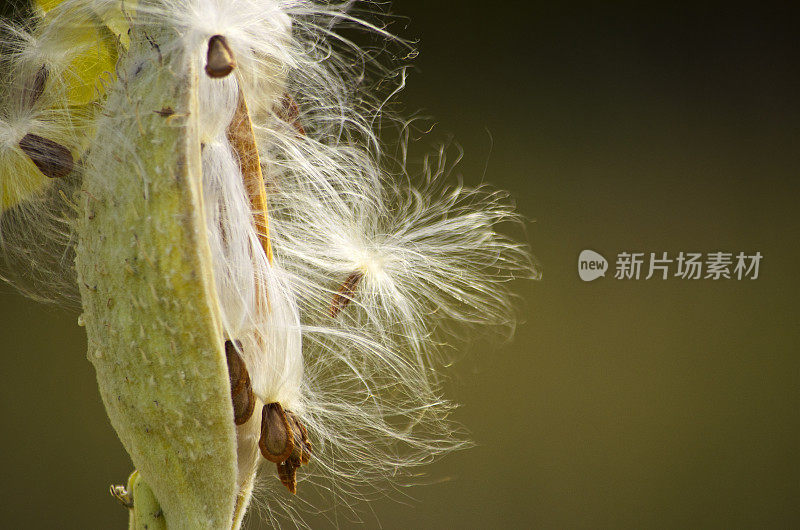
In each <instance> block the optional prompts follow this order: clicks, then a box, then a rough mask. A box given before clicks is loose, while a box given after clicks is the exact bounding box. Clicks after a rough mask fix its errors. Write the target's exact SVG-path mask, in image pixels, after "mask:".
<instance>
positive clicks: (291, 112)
mask: <svg viewBox="0 0 800 530" xmlns="http://www.w3.org/2000/svg"><path fill="white" fill-rule="evenodd" d="M279 115H280V117H281V119H282V120H283V121H285V122H286V123H288V124H289V125H291V126H292V127H294V129H295V131H297V134H299V135H300V136H305V135H306V130H305V129H304V128H303V124H302V123H301V122H300V107H298V106H297V102H296V101H295V100H294V98H293V97H292V96H290V95H289V94H284V95H283V99H282V101H281V109H280V112H279Z"/></svg>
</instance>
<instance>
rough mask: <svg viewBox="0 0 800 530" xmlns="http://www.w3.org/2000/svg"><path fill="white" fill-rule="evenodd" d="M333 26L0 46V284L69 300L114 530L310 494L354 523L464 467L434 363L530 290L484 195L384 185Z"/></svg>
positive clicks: (269, 508) (22, 27) (126, 19)
mask: <svg viewBox="0 0 800 530" xmlns="http://www.w3.org/2000/svg"><path fill="white" fill-rule="evenodd" d="M351 4H352V3H349V2H348V3H345V4H342V5H331V4H329V3H324V2H311V1H302V0H170V1H167V0H139V1H138V2H129V1H120V0H63V1H55V0H39V3H38V4H36V6H35V9H34V10H33V12H34V15H33V17H32V18H31V19H30V20H28V21H26V22H24V23H22V24H18V25H14V24H11V23H7V24H5V25H4V31H3V38H2V43H1V44H2V46H3V49H4V50H5V51H6V53H4V55H3V63H2V67H3V69H4V71H5V72H6V73H7V75H4V76H2V80H0V84H1V86H2V89H3V91H2V101H0V104H1V105H0V110H1V111H2V115H0V164H1V166H0V171H1V172H0V209H1V210H2V218H0V237H1V241H2V251H3V257H4V260H5V266H4V269H3V271H4V274H5V277H6V278H7V279H9V280H10V281H12V282H14V283H15V284H16V285H17V286H19V287H20V288H21V289H23V290H24V291H25V292H26V293H28V294H30V295H31V296H35V297H37V298H39V299H50V300H54V301H65V300H66V301H67V302H69V300H70V298H75V299H78V298H79V299H80V304H81V306H82V309H83V314H82V315H81V317H80V319H79V321H80V323H82V324H83V325H85V327H86V332H87V336H88V344H89V347H88V352H89V353H88V357H89V359H90V361H91V362H92V363H93V364H94V366H95V369H96V371H97V378H98V386H99V388H100V393H101V396H102V398H103V401H104V403H105V406H106V410H107V411H108V415H109V418H110V419H111V422H112V425H113V426H114V428H115V430H116V431H117V433H118V435H119V437H120V439H121V441H122V443H123V444H124V446H125V448H126V450H127V451H128V453H129V454H130V455H131V458H132V460H133V463H134V465H135V466H136V468H137V474H136V475H134V476H132V477H131V481H130V483H129V484H130V487H131V488H134V491H132V492H129V491H126V490H125V488H122V487H117V488H113V489H112V492H113V494H114V496H115V497H117V498H118V499H120V500H121V501H122V502H123V504H124V505H126V506H129V507H130V506H133V508H132V510H133V515H132V518H133V519H132V520H139V521H142V520H144V519H142V517H144V516H145V515H146V514H138V515H137V514H136V510H137V507H136V506H137V505H136V498H137V491H138V495H139V498H141V499H143V500H142V502H141V503H140V505H147V506H154V505H156V506H159V509H158V510H155V511H152V510H151V511H150V512H148V514H149V515H148V517H151V518H152V517H154V514H156V515H157V516H158V517H161V518H162V519H163V521H161V522H159V523H158V524H161V523H164V524H166V525H167V526H168V527H169V528H238V527H239V526H240V525H241V523H242V519H243V517H244V515H245V513H246V511H247V508H248V506H249V504H250V502H251V497H252V496H253V491H258V494H257V495H256V497H257V499H258V501H257V502H258V503H259V505H260V506H262V507H263V508H264V509H263V510H260V511H261V513H262V514H264V515H266V516H267V517H268V518H269V519H270V520H271V521H272V522H274V523H277V522H278V521H279V520H280V517H282V516H286V517H289V518H290V519H291V521H292V522H294V523H295V524H298V525H302V524H303V519H302V512H303V508H304V507H305V506H306V505H307V501H306V500H305V499H304V498H302V497H303V492H304V491H305V490H306V488H307V487H309V486H314V487H315V489H316V490H318V491H319V492H321V493H322V494H324V492H332V493H331V497H332V498H331V505H330V506H328V507H329V508H331V509H334V508H336V503H341V502H342V501H343V500H344V502H345V509H348V510H354V513H355V510H357V508H356V505H355V503H354V502H351V501H355V500H357V499H364V498H367V497H369V496H371V495H372V494H373V493H375V492H382V491H384V490H385V489H387V488H386V486H387V485H388V484H389V483H391V481H401V482H402V481H405V480H409V478H410V476H411V474H412V470H415V468H417V467H418V466H420V465H423V464H425V463H427V462H430V461H431V460H432V459H433V458H435V457H437V456H439V455H441V454H443V453H446V452H448V451H452V450H454V449H458V448H460V447H463V446H464V445H465V444H466V442H465V441H464V439H463V437H462V436H461V434H460V429H459V427H458V426H457V425H455V424H453V423H452V422H451V421H450V419H449V416H448V414H449V412H450V410H451V409H452V406H453V405H452V404H450V403H449V402H448V401H446V400H445V399H443V398H442V397H441V395H440V391H439V383H440V376H439V374H440V372H441V370H442V362H441V361H442V360H443V358H445V356H446V354H447V351H446V349H447V344H448V343H450V342H451V340H450V339H451V338H453V337H455V336H462V335H463V334H464V328H465V327H470V326H474V325H484V326H485V325H492V326H496V327H497V326H499V327H501V328H505V329H513V323H514V317H513V310H512V305H511V303H510V297H511V296H510V293H509V290H508V287H507V285H508V281H509V280H511V279H513V278H518V277H535V276H536V272H535V269H534V267H533V264H532V261H531V258H530V256H529V255H528V252H527V247H526V246H525V245H523V244H520V243H516V242H514V241H513V240H511V239H509V238H507V237H506V236H503V235H501V234H500V233H499V232H498V230H497V226H498V225H499V224H501V223H504V222H509V221H510V222H518V221H519V220H520V219H519V218H518V217H517V215H516V214H515V213H514V211H513V207H512V205H511V203H510V201H509V200H508V199H507V197H506V195H505V194H502V193H500V192H496V191H491V190H488V189H486V188H479V189H469V188H466V187H464V186H463V185H461V184H460V183H455V184H452V183H448V182H447V179H448V174H449V172H450V170H451V168H452V166H451V165H448V163H447V162H446V159H445V156H444V152H441V153H439V154H438V155H437V156H434V157H432V158H431V159H430V161H426V162H425V164H424V165H423V167H422V170H421V173H422V174H421V175H420V176H413V175H411V174H409V173H408V172H407V171H406V165H405V155H403V156H400V157H399V161H398V162H397V163H396V164H394V165H390V166H388V167H387V166H386V165H385V163H386V162H387V161H388V158H389V157H385V156H383V155H382V152H381V148H380V146H381V142H380V141H379V140H378V138H377V136H376V132H375V131H374V130H373V124H374V122H375V120H376V118H377V117H378V116H381V117H382V119H383V120H390V117H389V116H387V115H385V114H384V113H383V108H384V106H383V102H384V100H385V97H383V95H382V94H380V93H378V94H374V95H371V94H370V93H369V92H368V88H369V86H368V85H367V84H366V83H365V82H364V79H367V78H368V77H369V76H368V75H367V74H371V72H373V71H374V72H376V73H386V72H388V69H385V68H383V69H382V68H379V67H369V68H367V67H366V66H364V65H366V64H368V63H369V62H370V61H372V59H371V58H369V57H368V56H367V54H366V53H365V52H362V51H361V50H359V49H358V48H357V47H355V46H354V45H352V44H349V43H348V41H346V39H341V40H337V39H336V36H335V33H334V28H335V26H336V23H338V22H341V21H347V22H349V23H353V24H359V25H361V26H362V27H364V28H367V29H370V30H373V31H377V32H378V33H379V34H383V33H382V32H381V30H379V29H377V27H376V26H375V25H373V24H369V23H367V22H363V21H359V20H358V19H357V18H356V17H355V16H353V15H351V14H350V13H348V11H347V8H349V7H351ZM384 36H385V37H387V38H390V37H389V36H388V35H384ZM337 42H341V43H344V44H343V45H341V46H340V45H338V44H336V43H337ZM403 142H405V141H403ZM403 145H405V144H404V143H403ZM403 149H404V148H403ZM403 152H404V151H403ZM137 485H138V486H137ZM299 497H300V498H301V499H300V500H298V498H299ZM348 499H349V500H348ZM324 508H325V506H317V507H316V509H317V510H320V509H324ZM340 508H341V506H339V508H336V509H340ZM281 514H283V515H281ZM137 517H138V519H137ZM153 524H155V523H153Z"/></svg>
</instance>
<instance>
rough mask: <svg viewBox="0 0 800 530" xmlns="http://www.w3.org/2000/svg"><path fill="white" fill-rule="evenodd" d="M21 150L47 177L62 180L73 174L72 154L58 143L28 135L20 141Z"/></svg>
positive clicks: (35, 135)
mask: <svg viewBox="0 0 800 530" xmlns="http://www.w3.org/2000/svg"><path fill="white" fill-rule="evenodd" d="M19 148H20V149H22V151H23V152H24V153H25V154H26V155H28V158H30V159H31V161H32V162H33V163H34V164H36V167H37V168H39V171H41V172H42V174H43V175H44V176H46V177H50V178H51V179H56V178H62V177H66V176H67V175H69V174H70V172H72V167H73V161H72V153H70V152H69V149H67V148H66V147H64V146H63V145H61V144H59V143H57V142H54V141H52V140H48V139H47V138H42V137H41V136H39V135H37V134H32V133H28V134H26V135H25V136H23V137H22V140H20V141H19Z"/></svg>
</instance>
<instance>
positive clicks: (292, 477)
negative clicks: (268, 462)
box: [277, 460, 298, 495]
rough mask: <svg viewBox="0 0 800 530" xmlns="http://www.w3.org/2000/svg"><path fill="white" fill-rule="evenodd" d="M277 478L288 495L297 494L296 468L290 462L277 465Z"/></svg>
mask: <svg viewBox="0 0 800 530" xmlns="http://www.w3.org/2000/svg"><path fill="white" fill-rule="evenodd" d="M277 466H278V478H279V479H280V480H281V484H283V485H284V486H286V489H288V490H289V493H291V494H292V495H296V494H297V468H298V466H296V465H295V464H294V462H293V461H292V460H287V461H286V462H284V463H282V464H278V465H277Z"/></svg>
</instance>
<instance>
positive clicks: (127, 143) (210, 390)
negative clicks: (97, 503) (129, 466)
mask: <svg viewBox="0 0 800 530" xmlns="http://www.w3.org/2000/svg"><path fill="white" fill-rule="evenodd" d="M169 39H175V34H174V30H173V29H171V28H169V27H162V28H154V27H153V26H148V28H147V35H146V36H145V35H144V33H143V31H141V30H137V29H136V28H135V27H134V29H133V31H132V34H131V53H130V54H128V55H127V58H126V59H125V63H124V64H123V65H122V66H121V68H119V69H118V72H119V73H120V76H119V80H118V81H117V83H116V85H115V87H114V89H113V90H112V91H111V94H110V95H109V97H108V100H107V102H106V104H105V108H104V113H103V114H104V117H103V118H102V119H101V120H100V121H99V123H98V133H97V137H98V138H100V139H107V140H106V141H98V142H97V143H96V146H95V148H94V149H93V150H92V152H91V154H90V156H89V158H88V160H87V168H86V174H85V178H84V181H83V188H82V193H81V194H80V202H81V203H82V204H81V206H82V208H83V214H82V216H81V218H80V219H79V220H78V222H77V223H76V224H77V226H76V229H77V233H78V236H79V243H78V245H77V249H76V268H77V273H78V283H79V286H80V292H81V299H82V303H83V310H84V314H83V321H84V323H85V326H86V332H87V336H88V344H89V351H88V358H89V360H90V361H91V362H92V363H93V364H94V367H95V369H96V372H97V381H98V386H99V388H100V393H101V395H102V398H103V402H104V404H105V406H106V410H107V412H108V416H109V418H110V419H111V423H112V425H113V426H114V429H115V430H116V431H117V434H118V435H119V437H120V439H121V441H122V443H123V445H124V446H125V448H126V450H127V451H128V453H129V454H130V455H131V458H132V460H133V463H134V465H135V466H136V468H137V469H138V471H139V473H140V474H141V479H142V480H143V481H144V482H145V483H146V484H147V486H149V487H150V488H151V489H152V492H153V494H154V495H155V498H156V499H158V502H159V503H160V505H161V508H162V510H163V516H164V518H165V521H166V524H167V527H169V528H171V529H173V528H175V529H178V528H230V527H231V526H234V527H238V524H239V523H240V521H241V515H242V513H243V511H244V509H245V508H246V506H245V505H246V503H247V499H248V498H249V491H248V490H249V489H250V488H251V487H252V483H251V482H248V484H247V485H246V486H245V488H244V490H245V491H241V492H240V491H239V487H238V485H237V452H236V451H237V445H236V430H235V426H234V418H233V408H232V405H231V395H230V388H229V379H228V372H227V366H226V360H225V352H224V349H223V344H224V341H223V338H222V335H221V323H220V310H219V302H218V300H217V297H216V294H215V286H214V274H213V271H212V263H211V255H210V250H209V244H208V239H207V234H206V227H205V220H204V213H203V202H202V201H203V198H202V174H201V173H202V172H201V161H200V141H199V137H198V126H197V114H198V100H197V84H198V78H197V76H198V74H199V73H198V71H197V68H196V66H195V61H193V59H192V58H191V57H190V56H189V54H188V53H186V52H185V51H183V50H182V49H180V47H172V48H171V49H170V52H169V53H168V54H163V55H162V53H161V50H160V49H159V48H158V47H157V46H154V45H153V44H154V43H155V44H157V43H165V42H167V41H168V40H169ZM164 108H170V109H173V110H174V113H173V114H171V115H169V116H164V115H163V114H161V113H158V112H157V111H158V110H160V109H164ZM134 495H135V492H134ZM237 498H238V499H239V500H238V501H237ZM235 512H236V513H235ZM234 521H236V522H234Z"/></svg>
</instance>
